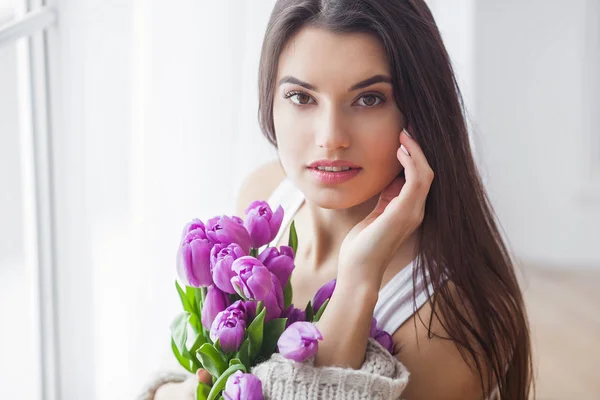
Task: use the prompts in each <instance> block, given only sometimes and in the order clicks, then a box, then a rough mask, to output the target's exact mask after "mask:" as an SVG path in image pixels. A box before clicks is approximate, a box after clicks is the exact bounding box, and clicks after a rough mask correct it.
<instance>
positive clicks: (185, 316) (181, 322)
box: [171, 311, 192, 354]
mask: <svg viewBox="0 0 600 400" xmlns="http://www.w3.org/2000/svg"><path fill="white" fill-rule="evenodd" d="M190 315H192V314H190V313H189V312H185V311H184V312H182V313H179V314H177V316H176V317H175V319H173V322H171V338H173V340H174V341H175V345H176V346H177V350H178V351H179V354H184V351H185V350H187V349H186V348H185V343H186V341H187V326H188V320H189V318H190Z"/></svg>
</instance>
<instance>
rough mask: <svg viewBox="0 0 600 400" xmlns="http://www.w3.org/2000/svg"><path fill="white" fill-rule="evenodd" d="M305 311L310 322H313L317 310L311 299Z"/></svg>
mask: <svg viewBox="0 0 600 400" xmlns="http://www.w3.org/2000/svg"><path fill="white" fill-rule="evenodd" d="M304 312H305V313H306V320H307V321H309V322H313V319H314V317H315V312H314V310H313V308H312V303H311V302H310V301H309V302H308V304H306V308H305V309H304Z"/></svg>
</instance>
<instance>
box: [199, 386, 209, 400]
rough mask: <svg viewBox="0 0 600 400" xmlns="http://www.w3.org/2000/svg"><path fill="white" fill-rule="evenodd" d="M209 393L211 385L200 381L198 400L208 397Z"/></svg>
mask: <svg viewBox="0 0 600 400" xmlns="http://www.w3.org/2000/svg"><path fill="white" fill-rule="evenodd" d="M209 393H210V386H208V385H207V384H206V383H204V382H198V387H197V388H196V400H206V399H208V395H209Z"/></svg>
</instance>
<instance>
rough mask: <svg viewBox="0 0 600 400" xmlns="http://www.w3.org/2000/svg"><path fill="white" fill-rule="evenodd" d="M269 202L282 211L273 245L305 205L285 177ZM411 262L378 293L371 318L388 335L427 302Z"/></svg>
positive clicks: (422, 286)
mask: <svg viewBox="0 0 600 400" xmlns="http://www.w3.org/2000/svg"><path fill="white" fill-rule="evenodd" d="M268 203H269V205H270V206H271V207H272V208H273V209H275V208H276V207H278V206H279V205H281V206H282V207H283V210H284V212H285V214H284V218H283V222H282V224H281V229H280V230H279V234H278V235H277V236H276V237H275V239H274V240H273V243H278V242H279V240H280V238H281V235H283V231H284V230H285V227H287V226H288V225H289V224H290V223H291V221H292V219H293V217H294V215H295V214H296V212H297V211H298V209H299V208H300V206H301V205H302V203H304V194H303V193H302V192H301V191H300V190H299V189H298V188H296V187H295V186H294V185H293V184H292V182H291V181H289V180H288V179H287V178H286V179H284V180H283V181H282V182H281V183H280V184H279V186H278V187H277V188H276V189H275V191H274V192H273V193H272V194H271V197H269V200H268ZM414 261H415V260H413V261H412V262H411V263H410V264H408V265H407V266H406V267H404V268H403V269H401V270H400V272H398V273H397V274H396V275H395V276H394V277H393V278H392V279H391V280H390V281H389V282H388V283H387V284H386V285H385V286H384V287H383V288H381V290H380V291H379V299H378V300H377V304H376V305H375V310H374V314H373V316H374V317H375V318H376V319H377V327H378V328H379V329H383V330H384V331H386V332H388V333H389V334H393V333H394V332H396V330H397V329H398V328H399V327H400V326H401V325H402V324H403V323H404V322H406V321H407V320H408V319H409V318H410V317H411V316H412V315H413V314H414V313H415V312H416V311H417V310H418V309H419V308H421V306H423V304H425V302H426V301H427V291H426V290H425V288H424V285H423V278H422V276H421V274H419V275H418V276H417V280H416V282H415V283H416V284H415V285H413V280H412V275H413V270H414V265H413V263H414ZM413 292H414V293H415V294H416V296H415V298H416V304H414V303H413ZM429 293H433V288H432V287H431V285H429Z"/></svg>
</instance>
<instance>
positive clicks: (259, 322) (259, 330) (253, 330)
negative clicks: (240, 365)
mask: <svg viewBox="0 0 600 400" xmlns="http://www.w3.org/2000/svg"><path fill="white" fill-rule="evenodd" d="M258 304H259V305H260V304H261V302H259V303H258ZM266 313H267V309H266V308H263V309H262V311H261V312H260V314H258V315H257V316H256V317H255V318H254V321H252V323H251V324H250V326H249V327H248V338H249V339H250V349H249V357H250V361H253V360H254V359H255V358H256V356H257V355H258V353H259V352H260V348H261V346H262V344H263V331H264V321H265V315H266Z"/></svg>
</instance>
